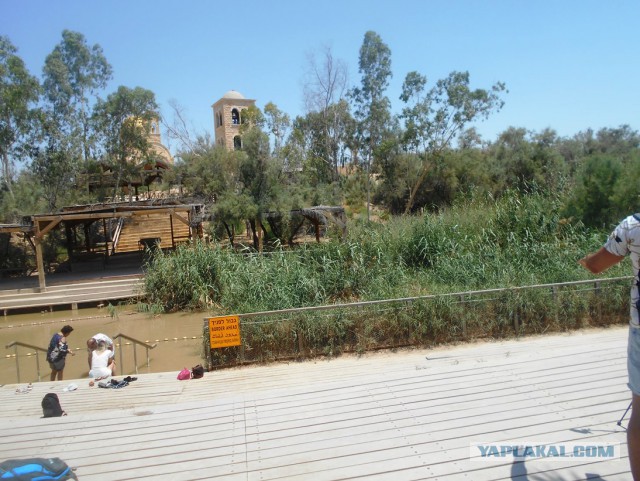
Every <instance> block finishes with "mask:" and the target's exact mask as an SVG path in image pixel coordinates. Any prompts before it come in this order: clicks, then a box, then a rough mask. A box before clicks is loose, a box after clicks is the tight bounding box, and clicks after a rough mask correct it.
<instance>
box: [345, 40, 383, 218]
mask: <svg viewBox="0 0 640 481" xmlns="http://www.w3.org/2000/svg"><path fill="white" fill-rule="evenodd" d="M358 66H359V72H360V73H361V74H362V79H361V86H360V87H357V88H354V89H353V90H351V92H350V97H351V99H352V100H353V103H354V106H355V109H354V117H355V119H356V121H357V147H358V153H359V154H360V155H362V156H363V157H364V164H365V167H366V171H367V179H366V182H367V220H369V197H370V194H369V184H370V179H369V177H370V171H371V165H372V163H373V161H374V154H375V150H376V147H377V146H379V145H381V144H382V141H383V138H384V135H385V131H386V130H387V128H388V126H389V124H390V121H391V103H390V102H389V99H388V98H387V97H386V96H385V95H384V92H385V90H386V89H387V87H388V85H389V79H390V78H391V77H392V73H391V50H390V49H389V47H388V46H387V45H386V44H385V43H384V42H383V41H382V39H381V38H380V36H379V35H378V34H377V33H375V32H373V31H368V32H367V33H366V34H365V36H364V41H363V43H362V46H361V47H360V57H359V61H358Z"/></svg>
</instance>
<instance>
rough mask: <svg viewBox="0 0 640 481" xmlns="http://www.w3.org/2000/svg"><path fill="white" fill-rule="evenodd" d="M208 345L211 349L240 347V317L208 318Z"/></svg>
mask: <svg viewBox="0 0 640 481" xmlns="http://www.w3.org/2000/svg"><path fill="white" fill-rule="evenodd" d="M209 343H210V347H211V349H218V348H221V347H232V346H240V345H241V344H242V340H241V339H240V317H239V316H218V317H210V318H209Z"/></svg>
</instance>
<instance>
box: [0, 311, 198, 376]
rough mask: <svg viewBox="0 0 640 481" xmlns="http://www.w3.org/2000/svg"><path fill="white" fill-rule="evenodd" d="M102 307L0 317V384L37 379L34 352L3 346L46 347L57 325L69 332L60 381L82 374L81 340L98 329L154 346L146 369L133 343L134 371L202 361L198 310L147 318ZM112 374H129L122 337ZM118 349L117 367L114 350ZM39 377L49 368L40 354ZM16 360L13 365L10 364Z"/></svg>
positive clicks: (129, 352) (85, 367)
mask: <svg viewBox="0 0 640 481" xmlns="http://www.w3.org/2000/svg"><path fill="white" fill-rule="evenodd" d="M111 314H112V313H111V312H109V311H108V310H107V309H98V308H91V309H80V310H78V311H76V312H72V311H55V312H43V313H36V314H15V315H9V316H4V317H1V316H0V355H1V358H0V384H14V383H17V382H18V378H17V370H18V369H19V371H20V383H21V384H24V383H28V382H36V381H38V373H37V364H36V359H35V355H34V353H35V350H33V349H29V348H26V347H18V349H17V356H16V351H15V348H14V347H11V348H7V347H6V346H7V344H10V343H12V342H14V341H20V342H23V343H26V344H29V345H31V346H37V347H41V348H44V349H46V348H47V346H48V345H49V340H50V339H51V337H52V336H53V335H54V334H55V333H56V332H59V331H60V329H61V328H62V326H64V325H65V324H69V325H70V326H72V327H73V329H74V330H73V332H72V333H71V334H70V335H69V337H68V344H69V347H70V349H71V351H72V352H73V353H75V354H76V355H75V356H67V360H66V367H65V369H64V379H65V380H69V379H79V378H86V377H88V373H89V364H88V355H87V354H88V353H87V347H86V342H87V339H89V338H90V337H92V336H93V335H94V334H97V333H99V332H101V333H104V334H106V335H107V336H109V337H111V338H112V339H113V338H114V336H116V335H117V334H124V335H126V336H129V337H132V338H134V339H137V340H140V341H143V342H149V343H150V344H156V345H157V346H156V347H155V348H154V349H151V350H149V357H150V365H149V367H147V360H146V352H145V351H146V350H145V349H144V348H143V347H141V346H137V347H136V353H137V364H138V372H139V373H146V372H166V371H169V372H170V371H175V372H176V375H177V373H178V372H179V371H180V370H181V369H182V368H184V367H187V368H191V367H193V366H195V365H196V364H199V363H203V364H204V362H203V359H202V352H203V350H202V328H203V324H204V319H205V317H206V315H205V314H203V313H174V314H162V315H157V316H153V315H150V314H145V313H138V312H136V311H135V310H134V309H133V308H132V307H131V306H124V307H119V308H118V310H117V311H116V315H111ZM115 342H116V363H117V364H118V366H117V372H116V375H117V376H126V375H127V374H134V373H135V363H134V359H133V345H132V344H127V343H128V342H129V341H127V340H125V339H117V340H116V341H115ZM121 352H122V356H123V358H122V365H120V354H121ZM38 357H39V363H40V375H41V380H42V381H48V380H49V375H50V373H51V370H50V369H49V365H48V363H47V362H46V360H45V356H44V353H40V354H39V356H38ZM16 360H17V361H18V363H19V366H18V367H16Z"/></svg>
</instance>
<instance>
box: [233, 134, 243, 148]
mask: <svg viewBox="0 0 640 481" xmlns="http://www.w3.org/2000/svg"><path fill="white" fill-rule="evenodd" d="M241 148H242V139H241V138H240V136H239V135H236V136H235V137H234V138H233V149H234V150H240V149H241Z"/></svg>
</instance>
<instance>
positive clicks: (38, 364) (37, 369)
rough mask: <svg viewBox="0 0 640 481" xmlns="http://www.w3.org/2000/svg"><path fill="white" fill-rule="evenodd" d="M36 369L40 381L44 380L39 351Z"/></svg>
mask: <svg viewBox="0 0 640 481" xmlns="http://www.w3.org/2000/svg"><path fill="white" fill-rule="evenodd" d="M36 371H37V373H38V382H40V381H42V376H41V375H40V355H39V354H38V351H36Z"/></svg>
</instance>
